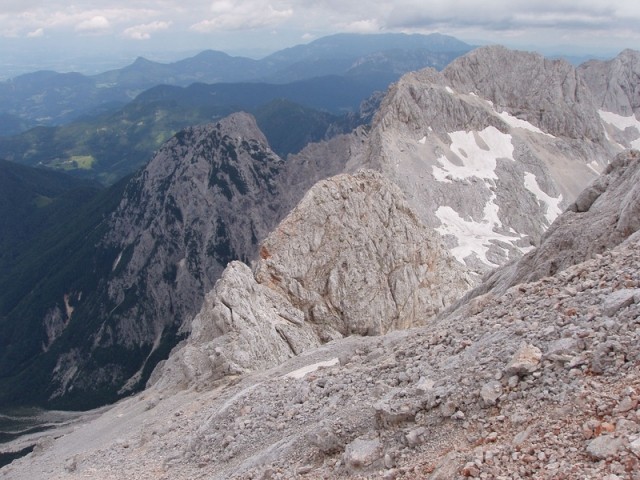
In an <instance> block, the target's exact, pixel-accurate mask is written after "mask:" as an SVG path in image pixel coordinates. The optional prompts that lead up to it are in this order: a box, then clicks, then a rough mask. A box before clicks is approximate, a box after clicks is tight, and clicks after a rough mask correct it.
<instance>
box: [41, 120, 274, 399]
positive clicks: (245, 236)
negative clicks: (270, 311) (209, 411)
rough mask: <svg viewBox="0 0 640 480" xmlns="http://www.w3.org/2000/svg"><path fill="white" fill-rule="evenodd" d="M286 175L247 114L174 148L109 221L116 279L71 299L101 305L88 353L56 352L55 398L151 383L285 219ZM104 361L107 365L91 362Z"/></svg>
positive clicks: (181, 139) (194, 132)
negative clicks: (219, 288) (222, 286)
mask: <svg viewBox="0 0 640 480" xmlns="http://www.w3.org/2000/svg"><path fill="white" fill-rule="evenodd" d="M283 169H284V161H283V160H282V159H280V158H279V157H278V156H277V155H275V154H274V153H273V152H272V151H271V150H270V148H269V146H268V143H267V141H266V139H265V137H264V135H263V134H262V132H260V130H259V129H258V127H257V125H256V123H255V119H254V118H253V117H252V116H250V115H248V114H245V113H238V114H234V115H231V116H229V117H227V118H225V119H223V120H221V121H220V122H218V123H216V124H210V125H204V126H199V127H192V128H189V129H186V130H184V131H183V132H181V133H179V134H177V135H176V136H175V137H174V138H172V139H171V140H170V141H169V142H167V143H166V144H165V145H164V146H163V148H162V149H161V150H160V151H159V152H158V153H157V154H156V155H155V157H154V158H153V159H152V160H151V161H150V162H149V164H148V165H147V166H146V167H145V168H144V169H143V170H141V171H140V172H139V173H138V174H137V175H136V176H135V177H134V178H132V180H131V181H130V182H129V183H128V184H127V188H126V190H125V192H124V195H123V198H122V200H121V202H120V205H119V206H118V208H117V210H116V211H115V213H114V214H113V215H112V216H111V217H110V218H109V219H107V220H106V221H107V222H108V224H109V228H108V232H109V233H108V234H107V235H106V237H105V238H104V239H103V240H102V243H101V245H100V246H99V247H100V248H102V249H103V250H105V251H108V252H113V253H112V257H113V258H114V260H113V263H112V268H111V274H110V276H109V277H108V278H106V279H102V280H101V282H100V284H99V285H98V288H97V291H96V292H94V293H92V294H91V296H87V295H85V297H82V294H80V296H78V298H74V300H73V302H74V305H75V306H76V307H77V306H80V307H82V306H83V305H84V304H85V303H87V304H91V303H89V302H92V303H93V304H94V305H95V308H94V310H93V311H92V312H91V315H90V318H91V321H90V322H87V325H88V326H87V327H84V328H83V336H86V337H88V338H89V340H87V342H86V343H88V347H82V348H70V349H69V350H68V351H63V352H60V353H59V354H58V357H57V361H56V365H55V368H54V370H53V373H52V377H53V378H52V384H53V389H54V391H53V393H52V399H56V398H58V397H64V396H67V395H69V394H70V393H71V392H73V394H77V393H78V392H82V391H90V390H96V389H98V388H107V389H108V388H111V389H113V388H115V389H119V393H120V394H123V393H126V392H127V391H130V390H133V389H136V388H139V386H140V383H141V382H142V384H143V385H144V381H146V377H148V375H149V373H150V372H151V370H152V368H153V367H154V366H155V363H157V361H158V360H159V358H157V355H160V356H162V355H165V356H166V355H167V353H168V350H169V349H170V348H172V347H173V346H174V345H175V343H176V341H177V339H178V338H179V337H180V336H181V335H184V333H186V332H188V330H189V326H190V323H191V320H192V318H193V316H194V315H195V314H196V313H197V312H198V310H199V309H200V307H201V305H202V301H203V299H204V295H205V293H206V292H208V291H209V290H211V288H212V287H213V284H214V282H215V281H216V280H217V279H218V278H219V277H220V274H221V273H222V271H223V270H224V268H225V267H226V265H227V263H228V262H229V261H231V260H234V259H245V260H247V261H248V260H249V259H250V258H252V257H253V256H254V255H255V252H256V249H257V245H258V243H259V241H260V240H262V239H263V238H264V237H265V236H266V234H267V233H268V232H269V231H271V229H272V228H273V227H274V226H275V225H276V224H277V222H278V221H279V220H280V219H281V218H282V217H283V216H284V214H285V213H286V209H284V207H282V206H281V204H280V203H279V202H278V200H277V199H278V195H279V193H280V191H279V185H278V184H277V182H276V177H277V176H278V174H279V173H281V172H282V170H283ZM162 350H164V352H162ZM125 352H127V354H126V355H125V354H124V353H125ZM96 355H98V356H100V355H102V356H103V357H106V358H105V361H102V362H97V363H96V362H93V361H92V358H93V357H94V356H96ZM147 362H149V364H147Z"/></svg>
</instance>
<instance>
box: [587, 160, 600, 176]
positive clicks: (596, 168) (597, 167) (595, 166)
mask: <svg viewBox="0 0 640 480" xmlns="http://www.w3.org/2000/svg"><path fill="white" fill-rule="evenodd" d="M587 167H589V168H590V169H591V170H593V171H594V172H595V173H596V174H598V175H600V174H602V168H600V165H598V162H596V161H595V160H592V161H591V162H589V163H587Z"/></svg>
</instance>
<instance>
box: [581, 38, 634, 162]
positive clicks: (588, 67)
mask: <svg viewBox="0 0 640 480" xmlns="http://www.w3.org/2000/svg"><path fill="white" fill-rule="evenodd" d="M578 73H579V74H580V77H582V78H583V79H584V81H585V83H586V84H587V85H588V86H589V88H590V90H591V92H592V94H593V97H594V101H595V104H596V105H597V107H598V112H599V114H600V117H601V118H602V122H603V124H604V126H605V129H606V131H607V135H608V138H609V139H611V141H614V142H616V143H618V144H620V145H621V146H622V147H623V148H636V149H640V52H638V51H635V50H624V51H623V52H622V53H620V55H618V56H617V57H616V58H613V59H611V60H608V61H600V60H591V61H589V62H586V63H583V64H582V65H580V66H579V67H578Z"/></svg>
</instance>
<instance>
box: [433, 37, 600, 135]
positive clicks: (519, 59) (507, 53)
mask: <svg viewBox="0 0 640 480" xmlns="http://www.w3.org/2000/svg"><path fill="white" fill-rule="evenodd" d="M442 73H443V75H444V76H445V77H446V78H447V79H448V80H449V82H450V86H451V87H452V88H453V89H454V90H457V91H459V92H465V93H466V92H473V93H476V94H477V95H479V96H480V97H482V98H484V99H485V100H489V101H491V102H492V103H493V104H494V106H495V108H496V109H497V110H498V111H506V112H507V113H509V114H511V115H513V116H515V117H517V118H519V119H521V120H525V121H527V122H529V123H531V124H532V125H535V126H536V127H538V128H540V129H542V130H543V131H544V132H546V133H548V134H551V135H554V136H562V137H567V138H571V139H583V138H589V139H591V140H592V141H598V142H601V141H604V138H603V137H604V135H603V131H602V127H601V125H600V119H599V118H598V115H597V112H596V109H595V108H594V104H593V100H592V97H591V95H590V92H589V89H588V87H587V85H586V84H585V83H584V81H583V80H582V79H581V78H580V77H579V76H578V74H577V71H576V69H575V68H574V67H573V66H572V65H571V64H570V63H568V62H566V61H565V60H550V59H547V58H545V57H543V56H542V55H540V54H537V53H531V52H521V51H515V50H509V49H507V48H504V47H501V46H491V47H482V48H478V49H476V50H473V51H472V52H470V53H469V54H467V55H464V56H463V57H460V58H458V59H456V60H454V61H453V62H451V63H450V64H449V65H448V66H447V68H446V69H445V70H444V71H443V72H442Z"/></svg>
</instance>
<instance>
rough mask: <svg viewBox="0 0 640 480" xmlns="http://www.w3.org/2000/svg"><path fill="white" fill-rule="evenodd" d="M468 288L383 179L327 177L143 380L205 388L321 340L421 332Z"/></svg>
mask: <svg viewBox="0 0 640 480" xmlns="http://www.w3.org/2000/svg"><path fill="white" fill-rule="evenodd" d="M470 284H471V283H470V280H469V278H468V277H467V275H466V274H465V272H464V271H463V268H462V266H460V265H458V264H457V262H456V261H455V260H454V259H453V258H452V257H450V255H449V254H448V253H447V252H446V251H445V250H444V248H443V247H442V246H441V244H440V242H439V239H438V237H437V235H435V233H434V232H432V231H430V230H429V229H427V228H426V227H425V226H424V225H422V224H421V222H420V221H419V220H418V218H417V216H416V215H415V213H414V212H413V211H412V210H411V209H410V207H409V206H408V205H407V203H406V202H405V200H404V199H403V196H402V193H401V192H400V191H399V189H398V188H397V187H396V186H395V185H393V184H392V183H391V182H390V181H389V180H387V179H386V178H385V177H384V176H382V175H381V174H379V173H377V172H373V171H360V172H358V173H356V174H355V175H348V174H342V175H338V176H335V177H331V178H329V179H327V180H323V181H320V182H318V183H317V184H316V185H315V186H314V187H312V188H311V189H310V190H309V192H308V193H307V194H306V195H305V197H304V198H303V199H302V201H301V202H300V203H299V204H298V206H296V208H294V210H293V211H292V212H291V213H290V214H289V215H288V216H287V217H286V218H285V219H284V220H283V221H282V222H281V223H280V225H279V226H278V227H277V228H276V229H275V230H274V232H273V233H272V234H270V235H269V236H268V237H267V238H266V239H265V241H264V242H263V243H262V246H261V248H260V260H259V261H258V262H257V264H256V265H255V266H254V268H253V272H252V271H251V270H250V269H249V268H248V267H247V266H246V265H244V264H242V263H240V262H234V263H232V264H230V265H229V266H228V267H227V269H226V270H225V272H224V273H223V274H222V277H221V279H220V280H219V281H218V282H217V283H216V285H215V288H214V289H213V291H212V292H211V293H209V294H208V295H207V297H206V299H205V306H204V307H203V309H202V310H201V311H200V313H199V314H198V315H197V316H196V318H195V319H194V321H193V330H192V334H191V336H190V339H189V341H188V342H187V343H186V345H183V346H182V347H180V348H179V349H178V350H177V351H176V352H174V353H173V354H172V356H171V357H170V359H169V360H168V361H167V363H166V365H164V367H163V368H162V371H160V370H159V371H158V372H156V374H154V378H153V379H152V382H155V383H156V384H157V385H158V386H159V387H168V386H175V385H182V386H184V385H195V384H202V382H206V381H207V380H211V379H217V378H220V377H221V376H224V375H229V374H237V373H239V372H246V371H254V370H259V369H264V368H267V367H271V366H274V365H277V364H279V363H281V362H282V361H284V360H285V359H287V358H289V357H291V356H294V355H299V354H301V353H302V352H304V351H307V350H309V349H310V348H311V347H317V346H318V345H320V344H322V343H325V342H328V341H330V340H334V339H338V338H342V337H345V336H349V335H353V334H355V335H381V334H384V333H387V332H389V331H391V330H397V329H405V328H409V327H413V326H417V325H423V324H425V323H426V322H428V321H429V319H430V318H432V317H434V316H435V315H436V314H437V313H438V312H440V311H441V310H443V309H444V308H445V307H446V306H447V305H449V304H450V303H452V302H453V301H454V300H455V299H456V298H457V297H458V296H460V295H461V294H462V293H463V292H465V291H466V290H467V289H468V288H469V287H470Z"/></svg>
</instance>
